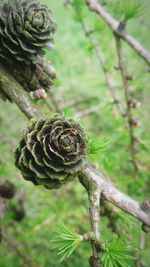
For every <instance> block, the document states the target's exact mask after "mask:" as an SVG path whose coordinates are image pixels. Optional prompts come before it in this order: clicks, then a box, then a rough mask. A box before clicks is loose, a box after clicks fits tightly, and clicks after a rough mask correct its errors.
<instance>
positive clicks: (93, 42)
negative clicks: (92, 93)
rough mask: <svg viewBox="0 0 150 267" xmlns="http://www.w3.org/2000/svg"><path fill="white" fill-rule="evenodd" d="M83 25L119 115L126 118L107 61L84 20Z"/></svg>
mask: <svg viewBox="0 0 150 267" xmlns="http://www.w3.org/2000/svg"><path fill="white" fill-rule="evenodd" d="M81 24H82V28H83V30H84V32H85V36H86V37H88V39H89V40H90V42H91V45H92V47H93V48H94V50H95V53H96V55H97V57H98V61H99V63H100V67H101V68H102V70H103V72H104V76H105V81H106V85H107V87H108V89H109V91H110V93H111V96H112V99H113V100H114V104H115V105H116V108H117V110H118V111H119V113H120V114H121V116H122V117H123V116H124V113H123V111H122V108H121V105H120V101H119V99H118V97H117V95H116V93H115V91H114V86H113V85H112V81H111V79H110V75H109V72H108V69H107V67H106V63H105V60H104V57H103V55H102V53H101V52H100V50H99V47H98V45H97V43H96V40H95V39H94V37H93V35H92V34H93V32H92V31H91V30H90V29H89V27H88V26H87V25H86V23H85V22H84V21H83V20H82V21H81Z"/></svg>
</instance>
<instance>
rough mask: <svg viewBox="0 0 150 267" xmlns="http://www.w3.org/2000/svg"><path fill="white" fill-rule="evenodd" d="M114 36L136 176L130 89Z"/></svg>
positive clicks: (119, 41)
mask: <svg viewBox="0 0 150 267" xmlns="http://www.w3.org/2000/svg"><path fill="white" fill-rule="evenodd" d="M114 36H115V42H116V49H117V55H118V70H120V73H121V77H122V82H123V88H124V93H125V102H126V117H127V120H128V128H129V135H130V151H131V158H132V160H131V162H132V164H133V167H134V174H135V176H136V175H137V173H138V164H137V161H136V146H135V137H134V126H133V122H134V118H133V115H132V107H131V96H130V87H129V82H128V79H127V73H126V69H125V64H124V59H123V52H122V47H121V39H120V37H119V36H117V35H116V34H115V35H114Z"/></svg>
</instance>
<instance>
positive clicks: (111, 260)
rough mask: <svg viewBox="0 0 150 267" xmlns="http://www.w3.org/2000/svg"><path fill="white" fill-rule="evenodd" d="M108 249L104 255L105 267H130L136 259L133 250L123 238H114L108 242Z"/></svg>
mask: <svg viewBox="0 0 150 267" xmlns="http://www.w3.org/2000/svg"><path fill="white" fill-rule="evenodd" d="M105 245H106V249H105V251H104V254H103V263H104V267H129V266H131V265H130V263H131V262H132V261H133V260H134V259H135V258H134V257H133V256H132V253H133V252H135V250H134V249H133V248H131V247H130V246H129V245H127V244H126V243H125V241H124V238H123V237H122V236H120V237H117V236H114V237H113V239H112V240H111V241H108V240H106V244H105Z"/></svg>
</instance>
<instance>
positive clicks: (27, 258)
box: [1, 231, 42, 267]
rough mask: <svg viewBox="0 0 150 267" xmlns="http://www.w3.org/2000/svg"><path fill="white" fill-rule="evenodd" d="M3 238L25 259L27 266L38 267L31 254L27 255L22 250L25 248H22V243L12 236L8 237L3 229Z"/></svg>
mask: <svg viewBox="0 0 150 267" xmlns="http://www.w3.org/2000/svg"><path fill="white" fill-rule="evenodd" d="M1 238H2V240H3V241H4V242H5V243H6V245H7V246H8V247H9V248H10V249H11V250H12V251H15V252H16V253H17V255H18V256H19V257H20V258H21V259H22V261H23V263H24V265H25V266H27V267H38V266H37V265H36V264H35V263H34V262H33V260H32V258H31V257H30V256H26V255H25V254H24V253H23V252H22V250H23V248H22V249H21V245H20V244H19V243H18V242H17V241H15V240H11V239H10V236H9V237H8V235H7V233H6V231H2V232H1ZM39 267H42V266H39Z"/></svg>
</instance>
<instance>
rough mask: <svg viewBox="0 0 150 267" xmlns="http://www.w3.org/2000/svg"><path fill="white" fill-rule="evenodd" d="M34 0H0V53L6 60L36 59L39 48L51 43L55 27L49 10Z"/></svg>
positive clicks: (22, 60)
mask: <svg viewBox="0 0 150 267" xmlns="http://www.w3.org/2000/svg"><path fill="white" fill-rule="evenodd" d="M35 1H36V0H35ZM35 1H34V0H28V1H27V0H10V1H9V0H6V1H3V2H2V3H1V4H0V6H1V8H0V57H2V58H4V59H6V60H7V61H9V62H24V63H26V64H30V63H36V62H37V59H38V57H37V56H38V55H43V54H44V50H43V49H44V48H46V47H52V44H53V39H52V36H53V34H54V32H55V29H56V26H55V23H54V21H53V18H52V14H51V12H50V11H48V10H47V7H46V6H45V5H42V4H40V3H38V2H35Z"/></svg>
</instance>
